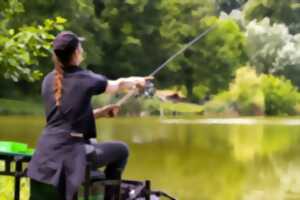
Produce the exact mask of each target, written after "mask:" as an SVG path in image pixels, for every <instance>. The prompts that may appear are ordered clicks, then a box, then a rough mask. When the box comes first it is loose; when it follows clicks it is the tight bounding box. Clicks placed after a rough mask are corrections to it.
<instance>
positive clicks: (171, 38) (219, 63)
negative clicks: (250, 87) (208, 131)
mask: <svg viewBox="0 0 300 200" xmlns="http://www.w3.org/2000/svg"><path fill="white" fill-rule="evenodd" d="M210 2H211V1H210ZM197 3H198V1H197ZM201 3H204V2H203V1H201ZM201 3H198V5H197V6H199V8H198V10H199V11H198V12H196V11H197V7H196V6H195V5H194V6H191V7H188V5H185V4H184V3H182V4H180V3H178V4H174V5H173V6H175V8H173V9H174V10H178V11H177V12H178V13H192V15H190V16H189V15H187V16H185V15H180V16H178V17H176V16H177V15H176V12H171V11H169V12H166V13H167V14H166V15H165V16H164V18H163V21H162V27H161V34H162V36H163V38H164V40H166V41H168V42H167V44H166V46H165V48H167V49H180V48H181V47H182V46H183V45H184V44H186V43H187V42H188V41H190V40H191V39H192V38H194V37H196V36H197V35H198V34H200V33H202V32H204V31H205V30H207V29H208V28H210V27H211V26H215V25H216V28H215V29H214V30H213V31H212V32H210V33H209V34H207V35H206V36H205V37H204V38H202V40H201V41H199V42H198V43H197V44H195V45H194V46H193V47H191V48H190V50H188V51H187V52H186V53H184V54H183V55H182V56H180V57H179V58H178V59H177V60H176V61H174V62H173V63H171V64H170V65H169V69H170V70H171V71H173V72H176V73H175V74H174V80H176V82H177V83H180V82H181V83H182V84H184V85H185V86H186V88H187V93H188V96H189V97H190V98H193V96H194V94H193V88H194V87H195V86H196V85H199V84H202V85H204V86H206V87H208V88H209V89H210V91H209V93H210V94H211V93H216V92H217V91H220V90H222V89H224V88H226V86H227V84H228V82H229V80H230V79H231V78H232V75H233V73H234V70H235V69H236V68H237V67H238V66H239V65H240V64H241V63H243V62H244V58H245V57H244V52H243V49H244V35H243V33H242V32H241V30H240V28H239V26H238V25H237V24H236V23H235V22H234V21H232V20H230V19H227V20H223V19H219V18H217V17H204V16H207V15H213V14H214V12H215V10H214V8H215V7H214V6H213V5H210V6H209V7H208V8H207V9H203V7H202V5H201ZM206 4H208V5H209V3H208V2H206ZM186 7H187V8H186ZM191 8H192V10H191V11H187V9H191ZM166 9H168V10H170V9H172V6H171V5H166ZM193 10H195V12H193ZM200 11H203V12H202V13H201V12H200ZM175 15H176V16H175Z"/></svg>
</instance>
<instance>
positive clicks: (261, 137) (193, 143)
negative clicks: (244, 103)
mask: <svg viewBox="0 0 300 200" xmlns="http://www.w3.org/2000/svg"><path fill="white" fill-rule="evenodd" d="M43 125H44V120H43V118H40V117H0V140H14V141H19V142H25V143H28V144H29V145H30V146H31V147H35V144H36V142H37V139H38V137H39V134H40V133H41V130H42V128H43ZM97 127H98V139H99V140H102V141H108V140H122V141H125V142H126V143H128V144H129V147H130V150H131V155H130V159H129V164H128V167H127V169H126V172H125V178H129V179H150V180H152V183H153V186H154V188H159V189H162V190H164V191H166V192H168V193H170V194H172V195H173V196H175V197H177V198H178V199H180V200H292V199H293V200H296V199H300V156H299V155H300V119H299V118H239V119H166V118H117V119H102V120H98V121H97ZM1 192H2V194H3V192H4V191H3V190H1V191H0V193H1ZM0 195H1V194H0ZM0 199H1V198H0Z"/></svg>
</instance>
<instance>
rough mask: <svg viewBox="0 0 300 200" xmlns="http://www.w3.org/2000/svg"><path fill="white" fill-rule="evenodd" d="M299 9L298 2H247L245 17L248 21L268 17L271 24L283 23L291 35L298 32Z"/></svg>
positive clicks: (295, 0)
mask: <svg viewBox="0 0 300 200" xmlns="http://www.w3.org/2000/svg"><path fill="white" fill-rule="evenodd" d="M299 9H300V4H299V1H298V0H284V1H278V0H249V1H248V2H247V4H246V6H245V15H246V18H247V19H248V20H253V19H257V20H262V19H263V18H265V17H269V18H270V19H271V22H272V23H273V22H275V23H285V24H286V25H287V26H288V27H289V29H290V30H291V31H292V33H297V32H299V30H300V12H299Z"/></svg>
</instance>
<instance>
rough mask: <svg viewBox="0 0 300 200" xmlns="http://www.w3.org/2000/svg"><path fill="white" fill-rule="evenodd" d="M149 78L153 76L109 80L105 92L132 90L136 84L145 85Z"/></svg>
mask: <svg viewBox="0 0 300 200" xmlns="http://www.w3.org/2000/svg"><path fill="white" fill-rule="evenodd" d="M148 79H151V78H150V77H129V78H120V79H117V80H115V81H112V80H109V81H108V83H107V86H106V90H105V92H106V93H110V94H113V93H116V92H119V91H126V90H130V89H132V88H134V87H136V86H138V87H144V86H145V84H146V81H147V80H148Z"/></svg>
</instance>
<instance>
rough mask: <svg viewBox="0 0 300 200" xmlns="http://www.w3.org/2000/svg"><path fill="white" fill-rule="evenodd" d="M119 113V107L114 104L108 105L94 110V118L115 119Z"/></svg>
mask: <svg viewBox="0 0 300 200" xmlns="http://www.w3.org/2000/svg"><path fill="white" fill-rule="evenodd" d="M119 111H120V106H118V105H115V104H110V105H107V106H104V107H101V108H98V109H94V111H93V113H94V117H95V118H100V117H115V116H117V114H118V113H119Z"/></svg>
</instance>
